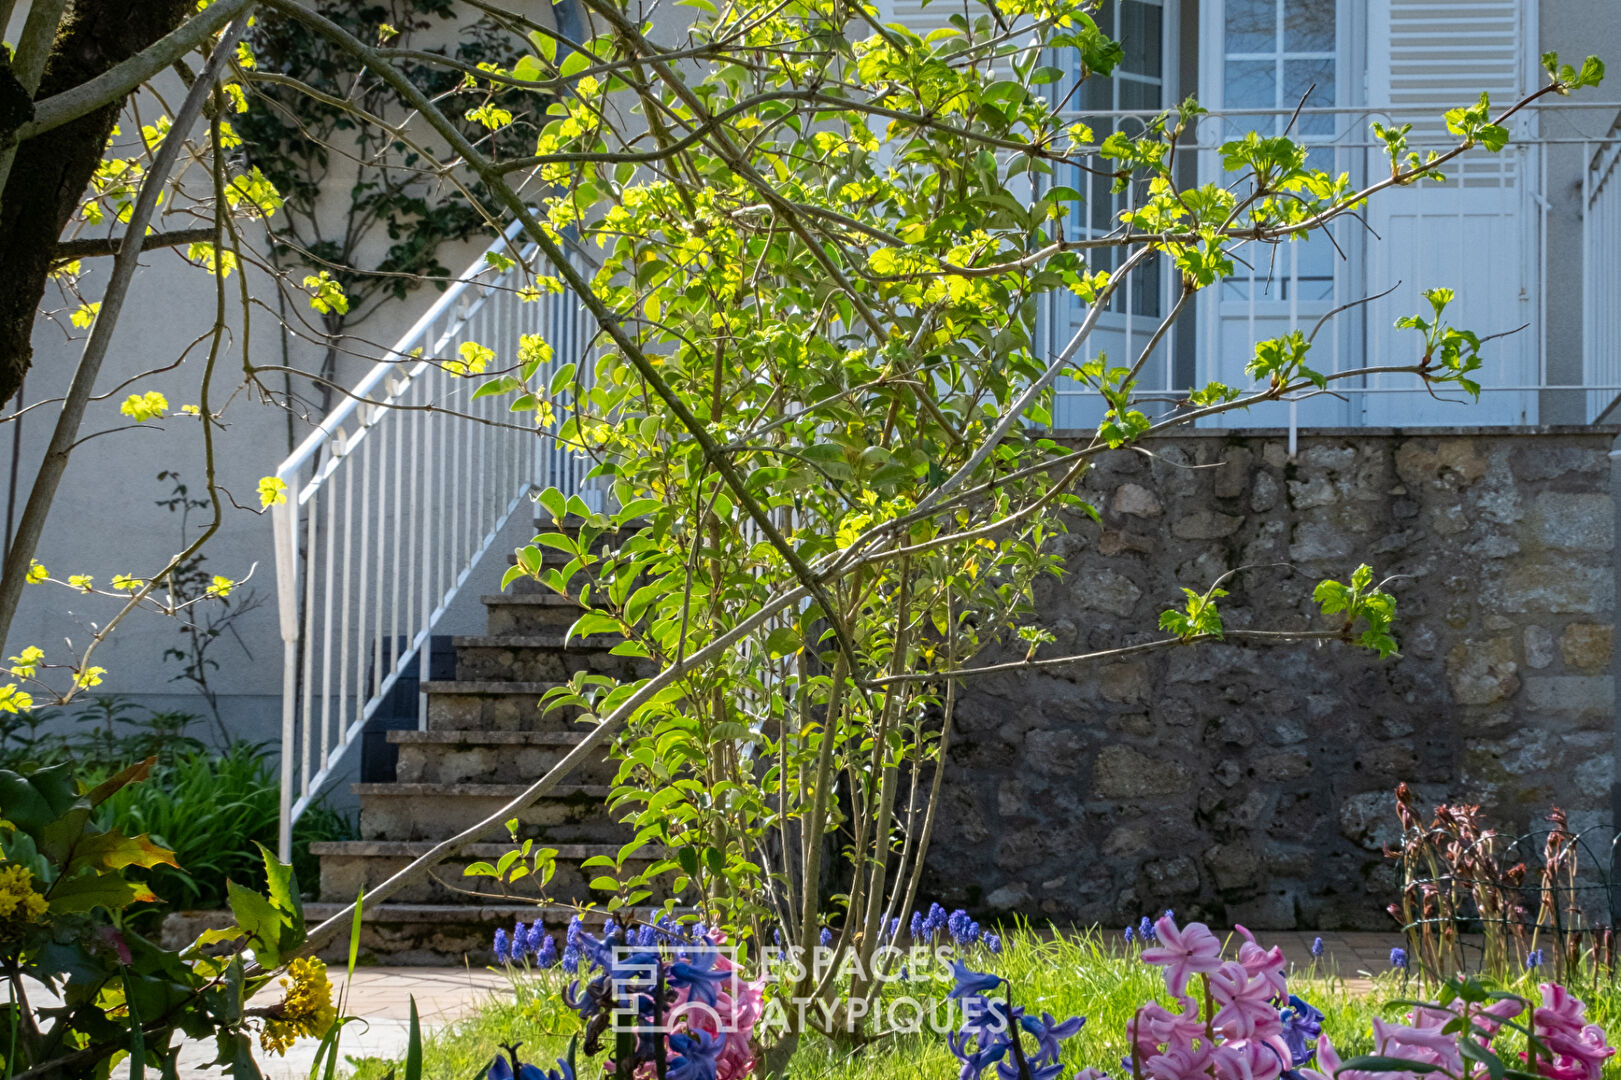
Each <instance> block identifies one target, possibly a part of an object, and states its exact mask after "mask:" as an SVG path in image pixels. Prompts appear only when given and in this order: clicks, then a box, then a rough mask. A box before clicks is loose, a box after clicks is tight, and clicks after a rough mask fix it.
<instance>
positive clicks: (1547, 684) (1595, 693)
mask: <svg viewBox="0 0 1621 1080" xmlns="http://www.w3.org/2000/svg"><path fill="white" fill-rule="evenodd" d="M1525 690H1526V696H1527V697H1528V698H1529V699H1530V702H1531V707H1532V708H1534V709H1537V710H1538V711H1540V712H1576V713H1593V712H1610V711H1613V710H1614V708H1615V680H1614V679H1613V678H1611V677H1610V676H1608V675H1531V676H1527V678H1526V680H1525Z"/></svg>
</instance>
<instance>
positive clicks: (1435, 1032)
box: [1373, 1016, 1463, 1074]
mask: <svg viewBox="0 0 1621 1080" xmlns="http://www.w3.org/2000/svg"><path fill="white" fill-rule="evenodd" d="M1373 1043H1374V1046H1375V1047H1376V1048H1377V1051H1378V1053H1380V1054H1383V1055H1385V1056H1386V1057H1395V1058H1406V1059H1407V1060H1408V1061H1416V1062H1420V1063H1421V1064H1425V1065H1439V1066H1440V1067H1441V1068H1443V1069H1446V1070H1447V1071H1449V1072H1452V1073H1454V1074H1456V1073H1461V1072H1462V1071H1463V1055H1462V1054H1461V1053H1460V1052H1459V1050H1458V1037H1457V1035H1455V1034H1447V1033H1446V1032H1443V1031H1441V1030H1440V1029H1439V1028H1416V1027H1403V1026H1402V1025H1400V1024H1387V1023H1385V1022H1384V1021H1383V1020H1381V1019H1380V1018H1379V1017H1377V1016H1376V1017H1374V1018H1373Z"/></svg>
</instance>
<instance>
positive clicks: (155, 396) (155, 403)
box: [118, 390, 169, 424]
mask: <svg viewBox="0 0 1621 1080" xmlns="http://www.w3.org/2000/svg"><path fill="white" fill-rule="evenodd" d="M168 410H169V400H168V399H167V398H165V397H164V396H163V395H162V394H160V393H158V392H157V391H156V390H148V391H147V392H146V393H144V394H131V395H130V396H129V397H127V398H125V399H124V404H122V405H120V406H119V407H118V411H119V412H121V413H123V414H124V415H125V416H127V417H129V418H130V419H132V420H134V421H135V422H136V423H137V424H144V423H146V422H147V421H148V420H151V419H154V418H161V417H162V416H163V414H164V413H165V412H167V411H168Z"/></svg>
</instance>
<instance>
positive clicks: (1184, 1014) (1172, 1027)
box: [1142, 998, 1205, 1046]
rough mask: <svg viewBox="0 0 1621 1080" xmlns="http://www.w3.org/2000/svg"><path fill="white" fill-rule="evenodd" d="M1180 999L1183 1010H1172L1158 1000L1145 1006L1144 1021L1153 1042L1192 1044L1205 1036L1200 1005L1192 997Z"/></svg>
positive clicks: (1178, 1044) (1167, 1044)
mask: <svg viewBox="0 0 1621 1080" xmlns="http://www.w3.org/2000/svg"><path fill="white" fill-rule="evenodd" d="M1178 1000H1179V1002H1180V1004H1181V1006H1182V1011H1181V1012H1171V1011H1170V1010H1168V1009H1166V1008H1165V1007H1164V1006H1162V1005H1161V1004H1160V1003H1159V1002H1157V1001H1155V1002H1150V1003H1149V1006H1144V1011H1143V1013H1142V1017H1143V1023H1144V1024H1145V1025H1146V1027H1147V1029H1148V1033H1149V1036H1150V1037H1151V1039H1152V1040H1153V1042H1155V1043H1157V1044H1159V1045H1161V1046H1190V1045H1192V1043H1193V1041H1194V1040H1195V1039H1201V1038H1203V1037H1204V1033H1205V1030H1204V1020H1203V1019H1202V1018H1201V1017H1200V1016H1199V1006H1197V1005H1195V1004H1194V1003H1193V999H1192V998H1180V999H1178ZM1150 1006H1151V1007H1150Z"/></svg>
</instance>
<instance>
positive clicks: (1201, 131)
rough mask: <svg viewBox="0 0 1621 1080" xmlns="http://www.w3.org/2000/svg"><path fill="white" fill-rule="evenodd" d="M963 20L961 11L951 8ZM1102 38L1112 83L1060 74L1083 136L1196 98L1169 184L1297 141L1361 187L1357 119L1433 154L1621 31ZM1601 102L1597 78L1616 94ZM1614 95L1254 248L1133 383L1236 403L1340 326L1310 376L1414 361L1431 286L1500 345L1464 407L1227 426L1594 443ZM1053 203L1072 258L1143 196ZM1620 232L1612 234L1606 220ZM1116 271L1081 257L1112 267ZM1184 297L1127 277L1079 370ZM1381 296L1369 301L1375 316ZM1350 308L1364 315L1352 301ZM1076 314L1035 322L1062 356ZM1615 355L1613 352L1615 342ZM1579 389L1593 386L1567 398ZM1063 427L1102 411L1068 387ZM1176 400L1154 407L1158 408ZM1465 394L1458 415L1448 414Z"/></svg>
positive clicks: (1447, 5) (1383, 396)
mask: <svg viewBox="0 0 1621 1080" xmlns="http://www.w3.org/2000/svg"><path fill="white" fill-rule="evenodd" d="M955 7H960V5H955ZM953 9H954V5H953V4H951V3H949V2H939V0H937V2H933V3H927V4H925V3H923V2H922V0H889V7H888V12H887V13H888V14H891V15H892V16H893V17H894V18H896V19H898V20H900V21H903V22H906V23H908V24H909V25H913V26H916V27H919V28H921V29H923V30H924V31H925V32H926V31H927V30H928V29H931V28H937V27H939V26H944V25H946V24H947V22H948V20H949V18H950V16H951V14H952V12H953ZM1097 20H1098V23H1099V26H1100V27H1101V28H1102V29H1103V30H1104V31H1105V32H1107V33H1109V34H1111V35H1112V36H1114V37H1116V38H1117V39H1118V40H1119V41H1120V42H1121V44H1122V45H1123V47H1124V60H1123V62H1122V63H1121V64H1120V66H1119V68H1118V69H1117V70H1116V71H1115V72H1114V74H1113V76H1112V77H1108V78H1103V77H1092V78H1088V79H1085V80H1084V81H1083V80H1080V75H1081V72H1080V60H1079V58H1078V55H1077V54H1075V53H1074V52H1073V51H1072V50H1066V51H1065V53H1064V54H1062V55H1056V56H1054V57H1053V58H1052V61H1051V62H1052V63H1053V64H1054V65H1055V66H1057V67H1060V68H1061V69H1063V70H1064V71H1065V72H1067V77H1066V80H1065V81H1062V82H1060V83H1058V84H1056V92H1057V93H1058V94H1059V96H1060V97H1061V98H1063V99H1064V100H1067V101H1069V102H1071V103H1073V105H1074V110H1073V111H1074V115H1075V117H1076V119H1083V118H1084V119H1085V120H1086V122H1087V123H1088V124H1089V126H1091V127H1092V129H1093V130H1094V132H1095V133H1096V135H1097V138H1099V139H1102V138H1103V137H1105V136H1106V135H1107V134H1108V133H1109V132H1110V131H1113V130H1125V131H1133V130H1141V127H1142V123H1143V121H1144V119H1145V118H1147V117H1151V116H1153V115H1154V114H1155V113H1157V112H1159V111H1160V110H1162V109H1165V108H1168V107H1170V106H1173V105H1175V104H1177V103H1178V102H1180V101H1182V100H1183V99H1184V98H1187V97H1189V96H1192V97H1196V98H1197V99H1198V100H1199V102H1200V103H1201V104H1202V105H1203V106H1204V107H1205V108H1207V109H1208V110H1209V115H1208V116H1205V117H1204V118H1202V119H1201V120H1200V121H1199V122H1198V123H1197V124H1196V125H1195V126H1194V128H1193V129H1192V130H1191V131H1189V132H1188V133H1186V135H1185V136H1184V138H1183V140H1182V142H1181V144H1180V145H1179V147H1178V159H1179V160H1178V164H1177V168H1178V171H1179V174H1180V176H1179V179H1180V180H1181V182H1182V183H1184V184H1196V183H1205V182H1211V181H1214V182H1218V183H1227V182H1230V181H1231V180H1232V179H1233V178H1232V177H1231V176H1227V177H1223V174H1222V170H1221V166H1220V160H1219V153H1218V148H1219V147H1220V145H1221V144H1222V143H1223V142H1224V141H1226V140H1228V139H1230V138H1234V137H1236V136H1238V135H1240V134H1242V133H1244V132H1247V131H1250V130H1256V131H1259V132H1261V133H1262V134H1283V133H1286V132H1287V133H1289V134H1291V135H1293V136H1295V137H1297V138H1299V139H1301V140H1302V141H1304V142H1306V143H1308V144H1310V145H1311V147H1312V150H1311V162H1312V164H1313V165H1314V166H1316V167H1318V168H1321V169H1324V170H1327V171H1329V172H1331V173H1335V174H1338V173H1342V172H1343V173H1347V174H1349V176H1350V177H1351V179H1352V181H1353V182H1355V183H1358V184H1366V183H1370V182H1373V181H1376V180H1378V179H1380V178H1381V177H1383V176H1385V175H1387V174H1388V171H1389V159H1388V157H1387V155H1386V154H1385V151H1384V148H1383V145H1382V144H1379V143H1377V142H1376V141H1375V139H1374V137H1373V134H1372V132H1371V130H1370V122H1371V121H1375V120H1378V121H1381V122H1383V123H1385V124H1387V125H1390V124H1412V125H1413V130H1412V133H1411V135H1410V140H1411V142H1412V144H1413V145H1414V146H1415V147H1417V148H1420V149H1424V148H1435V149H1440V150H1446V149H1449V148H1450V147H1451V146H1453V145H1454V144H1455V140H1454V139H1453V138H1452V137H1451V136H1450V135H1449V134H1448V133H1447V132H1446V130H1445V126H1444V122H1443V120H1442V116H1443V114H1444V113H1445V112H1446V111H1447V110H1448V109H1451V108H1455V107H1458V106H1461V105H1466V104H1471V103H1473V102H1475V101H1476V100H1478V98H1479V95H1480V94H1481V93H1482V92H1484V93H1487V94H1489V95H1490V98H1491V101H1492V103H1493V106H1494V111H1501V110H1503V109H1506V108H1508V107H1509V106H1510V105H1512V104H1513V103H1514V102H1516V101H1518V100H1519V99H1520V98H1521V97H1523V96H1525V95H1527V94H1529V93H1530V92H1531V91H1533V90H1535V89H1536V88H1537V87H1539V86H1541V85H1542V84H1543V82H1544V81H1545V79H1544V76H1543V74H1542V70H1541V63H1540V57H1541V55H1542V54H1543V53H1544V52H1548V51H1558V52H1559V53H1560V55H1561V57H1562V58H1563V59H1564V60H1565V61H1566V62H1569V61H1570V60H1572V59H1576V60H1579V59H1580V57H1581V56H1584V55H1587V54H1595V53H1596V54H1598V55H1600V56H1601V57H1613V56H1615V55H1617V51H1616V50H1617V49H1618V48H1621V10H1618V9H1617V7H1616V5H1614V4H1613V3H1610V2H1609V0H1104V2H1103V4H1102V5H1101V7H1100V9H1099V10H1098V12H1097ZM1612 84H1613V80H1612ZM1612 84H1606V85H1605V86H1604V87H1601V88H1600V89H1599V90H1598V91H1597V92H1596V93H1594V94H1591V95H1589V96H1588V97H1587V98H1586V99H1564V98H1558V97H1552V98H1544V99H1542V100H1541V101H1539V102H1538V103H1536V104H1535V105H1534V106H1532V107H1530V108H1527V109H1525V110H1522V111H1521V112H1519V113H1518V114H1517V115H1516V116H1514V117H1513V118H1512V119H1511V120H1510V122H1509V124H1508V127H1509V128H1510V130H1511V132H1512V135H1513V142H1512V143H1511V145H1510V146H1509V148H1508V149H1506V150H1504V151H1502V152H1501V153H1498V154H1491V153H1488V152H1486V151H1485V150H1481V149H1477V150H1474V151H1472V152H1470V153H1469V154H1467V155H1465V156H1464V157H1463V158H1461V159H1460V160H1458V161H1456V162H1454V163H1453V165H1452V167H1450V168H1448V169H1447V170H1446V174H1447V178H1446V181H1445V182H1444V183H1434V182H1427V183H1424V184H1421V185H1415V186H1411V187H1403V188H1397V189H1393V190H1386V191H1383V192H1380V193H1379V195H1378V196H1377V197H1376V198H1374V199H1373V200H1371V201H1370V202H1369V204H1368V206H1367V208H1366V210H1365V212H1362V213H1360V214H1357V215H1354V216H1347V217H1345V218H1342V219H1341V220H1339V221H1338V222H1336V223H1335V224H1334V225H1332V226H1331V227H1330V228H1329V229H1328V230H1326V232H1325V234H1323V235H1317V236H1314V237H1313V238H1312V239H1311V240H1310V241H1308V242H1301V243H1289V244H1283V245H1279V246H1277V247H1276V248H1261V247H1253V248H1250V249H1247V250H1246V251H1245V252H1244V253H1243V255H1244V258H1245V259H1247V260H1249V262H1248V264H1247V265H1245V264H1241V265H1240V267H1239V273H1238V274H1237V275H1236V276H1234V277H1233V278H1230V279H1229V280H1227V281H1225V282H1223V283H1222V285H1221V286H1220V288H1219V289H1213V290H1210V291H1209V292H1208V294H1205V295H1201V296H1199V297H1198V298H1197V301H1196V303H1195V305H1194V310H1193V311H1192V312H1189V313H1185V314H1184V316H1183V317H1182V318H1180V319H1179V320H1178V322H1177V323H1176V325H1175V326H1174V327H1173V328H1172V329H1171V331H1170V332H1169V333H1168V334H1167V335H1166V336H1165V337H1164V339H1163V340H1162V341H1161V342H1160V344H1159V345H1158V346H1157V347H1156V348H1155V349H1154V351H1153V354H1152V355H1151V356H1150V358H1149V365H1148V367H1147V368H1145V380H1144V385H1145V386H1147V387H1151V388H1156V389H1162V390H1166V391H1177V390H1186V389H1187V388H1189V387H1196V386H1202V385H1204V384H1205V383H1206V382H1208V381H1210V380H1213V379H1214V380H1219V381H1222V382H1225V383H1228V384H1230V385H1234V386H1244V385H1248V383H1249V379H1248V378H1247V377H1246V376H1245V374H1244V365H1245V363H1246V362H1247V361H1248V360H1249V359H1250V357H1251V356H1252V355H1253V352H1252V347H1253V343H1254V342H1256V341H1258V340H1262V339H1265V338H1270V337H1275V336H1278V335H1280V334H1283V333H1287V332H1288V331H1290V330H1293V329H1296V328H1299V329H1302V330H1305V331H1308V332H1309V331H1311V330H1312V328H1313V327H1314V326H1315V324H1316V323H1317V321H1318V320H1319V319H1322V318H1324V317H1325V316H1327V315H1329V313H1330V312H1334V311H1336V310H1337V309H1341V308H1342V307H1344V306H1346V305H1352V304H1355V305H1356V306H1354V307H1351V308H1349V309H1348V310H1344V311H1341V312H1340V313H1339V314H1337V315H1334V316H1333V317H1332V318H1330V319H1329V320H1328V321H1327V323H1325V325H1324V326H1323V328H1322V329H1321V331H1320V332H1319V333H1318V336H1317V339H1316V345H1315V349H1314V352H1313V362H1314V365H1315V366H1316V367H1317V368H1318V369H1319V370H1324V371H1339V370H1346V369H1349V368H1354V367H1364V366H1384V365H1392V364H1404V363H1411V362H1413V359H1414V357H1415V351H1414V344H1413V342H1414V340H1415V339H1416V335H1415V334H1414V332H1413V331H1399V330H1396V329H1395V328H1394V326H1393V324H1394V323H1395V321H1396V319H1397V318H1399V317H1401V316H1402V315H1406V314H1411V313H1414V312H1417V311H1419V310H1420V309H1421V308H1422V307H1423V301H1422V300H1421V298H1420V295H1419V294H1420V292H1421V291H1422V290H1424V289H1428V288H1433V287H1437V286H1444V287H1447V288H1451V289H1453V290H1455V292H1456V293H1457V296H1458V299H1457V300H1456V301H1455V302H1454V304H1453V306H1452V308H1451V309H1450V310H1449V312H1448V317H1449V319H1450V320H1451V321H1452V322H1453V325H1455V326H1459V327H1462V328H1467V329H1472V330H1474V331H1475V332H1476V333H1478V334H1480V335H1481V336H1483V337H1484V336H1487V335H1498V334H1501V335H1504V336H1502V337H1497V338H1495V339H1494V340H1493V341H1492V342H1490V343H1489V347H1488V348H1487V349H1485V350H1483V353H1482V356H1483V359H1484V361H1485V364H1484V368H1483V371H1482V378H1481V382H1482V384H1483V386H1484V387H1485V389H1484V391H1483V393H1482V397H1481V400H1480V402H1479V403H1478V404H1470V405H1467V406H1465V405H1463V404H1460V403H1457V402H1455V401H1450V400H1447V401H1438V400H1436V399H1434V398H1432V397H1431V396H1430V395H1429V394H1427V393H1426V392H1425V391H1423V390H1422V389H1420V388H1416V387H1415V386H1414V384H1413V379H1412V378H1411V377H1410V376H1405V375H1385V376H1377V377H1371V378H1369V379H1367V380H1363V381H1360V382H1358V383H1357V384H1355V385H1350V384H1346V383H1341V384H1339V385H1338V386H1337V387H1336V390H1337V393H1336V394H1334V395H1327V394H1319V395H1315V396H1313V397H1311V398H1310V399H1302V400H1300V401H1297V402H1296V403H1294V404H1292V405H1290V404H1283V403H1280V404H1277V405H1273V406H1269V407H1267V408H1264V409H1256V410H1253V411H1251V412H1250V413H1248V414H1238V415H1229V416H1228V417H1224V418H1222V419H1221V420H1220V421H1219V423H1221V424H1222V425H1223V426H1229V427H1233V426H1238V427H1256V426H1259V427H1273V426H1287V425H1289V424H1290V423H1293V424H1295V425H1296V426H1309V427H1342V426H1349V427H1365V426H1371V427H1411V426H1433V425H1455V424H1489V425H1539V424H1558V423H1583V422H1588V421H1591V420H1593V419H1595V418H1596V417H1598V416H1599V415H1600V414H1602V413H1603V412H1605V411H1606V410H1607V409H1608V408H1609V407H1610V405H1611V403H1612V402H1613V401H1614V400H1615V398H1616V396H1617V394H1618V393H1621V368H1617V367H1615V366H1614V364H1613V362H1612V361H1610V360H1609V356H1608V354H1609V353H1612V352H1613V351H1614V345H1615V344H1616V339H1615V338H1614V336H1613V334H1614V331H1613V330H1612V329H1611V328H1610V325H1609V322H1610V320H1609V319H1608V318H1607V316H1608V312H1607V310H1606V308H1607V307H1608V305H1607V304H1606V303H1605V300H1604V293H1605V290H1606V286H1605V282H1606V281H1608V280H1609V279H1608V278H1607V277H1605V276H1604V275H1605V273H1606V271H1607V268H1608V263H1609V262H1612V261H1614V260H1615V259H1617V258H1621V256H1616V255H1615V254H1614V240H1613V238H1612V237H1609V236H1606V235H1604V234H1603V231H1602V230H1601V229H1600V230H1595V229H1593V228H1587V229H1586V230H1584V224H1586V223H1588V222H1589V221H1590V220H1592V219H1594V218H1596V217H1598V216H1599V215H1597V214H1591V213H1590V212H1589V211H1590V210H1592V209H1593V208H1594V207H1595V206H1596V207H1597V208H1598V209H1600V210H1601V211H1602V209H1603V208H1604V204H1605V203H1607V202H1608V201H1611V200H1614V199H1615V198H1616V197H1617V196H1616V193H1615V192H1614V190H1613V184H1611V183H1610V175H1609V173H1610V169H1611V168H1612V162H1611V160H1610V157H1609V155H1608V154H1606V153H1605V151H1606V149H1607V148H1609V147H1610V146H1612V145H1613V144H1611V143H1610V142H1609V141H1608V140H1610V139H1611V138H1612V137H1613V136H1614V134H1615V132H1614V129H1613V125H1614V122H1615V120H1616V114H1617V105H1616V104H1615V102H1616V101H1618V100H1621V95H1618V94H1617V93H1616V92H1615V91H1614V89H1613V85H1612ZM1051 182H1052V183H1056V184H1064V185H1068V186H1072V187H1074V188H1075V189H1077V190H1078V191H1080V192H1081V193H1082V194H1083V196H1084V200H1083V201H1081V202H1077V203H1076V204H1074V207H1075V208H1074V211H1073V213H1072V214H1071V216H1070V218H1069V219H1068V221H1067V222H1066V223H1065V226H1066V232H1067V234H1068V235H1069V236H1071V237H1090V236H1097V235H1102V234H1104V233H1107V232H1108V231H1110V230H1112V229H1113V228H1114V227H1115V224H1116V215H1117V214H1118V212H1119V211H1120V210H1121V209H1123V208H1125V207H1127V206H1129V205H1130V204H1131V202H1132V200H1133V199H1134V198H1136V197H1138V196H1140V194H1141V193H1140V192H1131V191H1128V192H1123V193H1120V194H1118V195H1115V194H1111V193H1110V191H1109V187H1110V184H1111V180H1110V178H1109V177H1107V176H1096V175H1088V174H1085V173H1082V172H1080V171H1079V170H1074V174H1073V175H1070V176H1055V177H1053V178H1052V179H1051ZM1611 224H1612V225H1613V222H1612V223H1611ZM1111 259H1118V254H1117V253H1115V252H1112V251H1101V252H1097V253H1095V255H1094V266H1095V268H1098V269H1109V268H1110V267H1111V266H1112V263H1111V261H1110V260H1111ZM1176 296H1177V283H1176V281H1175V280H1174V278H1173V276H1172V274H1171V271H1170V268H1169V267H1167V266H1165V265H1164V264H1163V262H1162V263H1161V264H1159V265H1154V264H1150V265H1148V266H1146V267H1144V268H1143V269H1140V270H1138V271H1136V272H1135V273H1134V274H1133V277H1132V281H1131V282H1130V285H1129V287H1127V288H1125V289H1123V290H1122V292H1121V294H1119V295H1117V297H1116V299H1115V300H1114V302H1113V303H1112V305H1111V308H1110V310H1109V312H1108V313H1107V315H1106V316H1105V317H1104V318H1103V320H1102V321H1101V322H1100V324H1099V328H1098V330H1097V332H1096V333H1095V334H1094V335H1093V337H1092V339H1091V340H1090V341H1089V343H1088V345H1087V347H1086V348H1087V353H1088V354H1089V355H1096V354H1098V353H1100V352H1101V353H1105V354H1107V355H1108V356H1110V357H1111V358H1115V359H1118V360H1120V361H1121V362H1123V363H1130V362H1132V361H1134V360H1136V359H1137V357H1138V356H1139V355H1140V353H1141V351H1142V349H1143V347H1144V345H1145V344H1146V343H1147V341H1148V339H1149V337H1150V335H1151V334H1152V333H1153V331H1154V329H1155V328H1156V327H1157V325H1158V323H1159V321H1160V320H1161V319H1162V318H1163V317H1164V316H1165V315H1166V314H1167V313H1168V312H1169V311H1170V309H1171V305H1172V304H1173V303H1174V302H1175V299H1176ZM1370 297H1378V298H1377V299H1371V300H1370V299H1369V298H1370ZM1359 301H1366V302H1365V303H1358V302H1359ZM1085 314H1086V310H1085V308H1084V306H1083V305H1081V304H1080V303H1079V302H1078V301H1075V302H1072V303H1058V304H1055V305H1053V306H1051V307H1050V308H1049V309H1048V311H1047V315H1046V325H1045V326H1044V328H1043V330H1044V335H1043V337H1044V340H1045V342H1046V345H1047V348H1048V349H1049V350H1052V351H1054V352H1056V351H1057V350H1058V349H1060V348H1062V347H1063V345H1064V343H1065V342H1066V341H1067V340H1068V339H1069V337H1070V335H1071V334H1072V333H1073V332H1074V330H1075V329H1076V328H1077V327H1078V326H1079V324H1080V322H1081V320H1082V319H1083V318H1084V317H1085ZM1607 335H1609V336H1607ZM1576 387H1585V388H1589V389H1573V388H1576ZM1060 395H1061V404H1060V407H1059V410H1058V413H1057V416H1056V418H1055V423H1056V425H1057V426H1058V427H1060V428H1073V429H1079V428H1085V427H1088V426H1090V425H1091V423H1092V422H1093V421H1094V420H1095V418H1096V417H1097V415H1098V413H1099V411H1100V410H1099V405H1098V403H1097V401H1096V398H1095V396H1094V395H1089V394H1087V393H1085V392H1084V391H1083V390H1081V389H1079V388H1077V387H1075V386H1074V385H1073V384H1070V385H1066V386H1063V387H1062V388H1061V390H1060ZM1176 396H1177V395H1175V394H1170V393H1168V394H1167V398H1168V399H1169V400H1174V398H1175V397H1176ZM1453 397H1457V395H1453Z"/></svg>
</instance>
